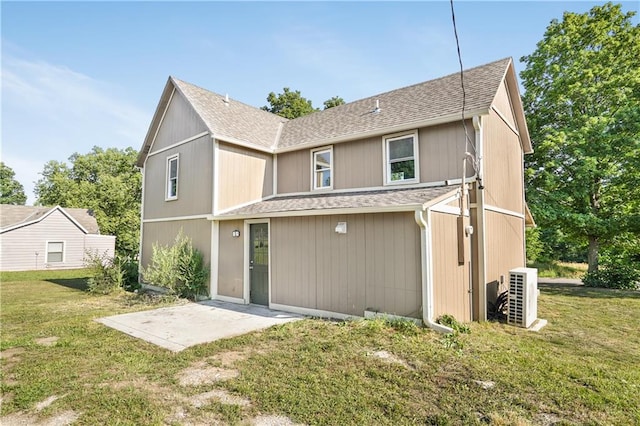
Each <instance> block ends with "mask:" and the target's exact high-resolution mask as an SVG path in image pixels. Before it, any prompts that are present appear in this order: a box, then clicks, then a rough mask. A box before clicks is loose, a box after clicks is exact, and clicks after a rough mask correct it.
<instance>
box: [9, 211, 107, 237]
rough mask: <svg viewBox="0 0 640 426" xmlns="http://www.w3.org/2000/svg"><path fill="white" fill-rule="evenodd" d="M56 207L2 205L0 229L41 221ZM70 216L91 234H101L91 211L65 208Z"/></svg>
mask: <svg viewBox="0 0 640 426" xmlns="http://www.w3.org/2000/svg"><path fill="white" fill-rule="evenodd" d="M53 208H54V207H38V206H14V205H9V204H0V229H1V230H4V229H5V228H9V227H12V226H15V225H20V224H26V223H29V222H33V221H36V220H38V219H41V218H42V217H43V216H44V215H46V214H47V213H48V212H49V211H51V210H52V209H53ZM62 210H64V211H65V212H66V213H67V214H68V215H69V216H71V217H73V219H74V220H75V221H76V222H78V224H80V226H82V227H83V228H84V229H86V230H87V232H88V233H89V234H100V229H99V228H98V222H97V221H96V218H95V217H94V216H93V215H92V213H91V212H90V210H87V209H77V208H63V209H62Z"/></svg>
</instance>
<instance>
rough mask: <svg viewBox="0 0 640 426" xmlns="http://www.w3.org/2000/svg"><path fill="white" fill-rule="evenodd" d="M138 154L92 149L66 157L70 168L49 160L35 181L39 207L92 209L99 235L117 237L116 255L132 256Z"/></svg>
mask: <svg viewBox="0 0 640 426" xmlns="http://www.w3.org/2000/svg"><path fill="white" fill-rule="evenodd" d="M136 158H137V152H136V151H135V150H134V149H133V148H127V149H125V150H119V149H116V148H109V149H106V150H104V149H102V148H99V147H94V148H93V149H92V151H91V152H89V153H88V154H78V153H75V154H73V155H72V156H71V157H69V162H70V166H68V165H67V164H66V163H62V162H59V161H49V162H48V163H47V164H45V166H44V170H43V172H42V173H41V174H42V178H41V179H40V180H38V182H36V187H35V193H36V195H37V197H38V201H37V202H38V204H40V205H45V206H54V205H60V206H62V207H77V208H86V209H92V210H93V211H94V213H95V217H96V220H97V222H98V226H99V227H100V232H101V233H102V234H107V235H115V236H116V252H117V253H118V254H120V255H124V256H126V255H135V254H136V253H137V252H138V246H139V234H140V200H141V194H142V188H141V182H142V177H141V173H140V171H139V170H138V169H137V168H136V166H135V164H136Z"/></svg>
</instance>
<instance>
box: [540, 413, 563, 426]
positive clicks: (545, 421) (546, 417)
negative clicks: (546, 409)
mask: <svg viewBox="0 0 640 426" xmlns="http://www.w3.org/2000/svg"><path fill="white" fill-rule="evenodd" d="M536 423H537V424H540V425H544V426H552V425H556V424H558V423H560V417H558V416H556V415H555V414H550V413H540V414H538V415H537V416H536Z"/></svg>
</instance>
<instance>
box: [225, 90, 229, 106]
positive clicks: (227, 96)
mask: <svg viewBox="0 0 640 426" xmlns="http://www.w3.org/2000/svg"><path fill="white" fill-rule="evenodd" d="M224 103H225V105H229V94H228V93H227V94H226V95H224Z"/></svg>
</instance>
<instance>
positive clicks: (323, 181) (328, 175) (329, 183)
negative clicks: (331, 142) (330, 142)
mask: <svg viewBox="0 0 640 426" xmlns="http://www.w3.org/2000/svg"><path fill="white" fill-rule="evenodd" d="M311 156H312V161H313V176H312V179H313V189H331V188H332V187H333V166H332V165H333V163H332V161H333V147H329V148H322V149H319V150H316V151H312V152H311Z"/></svg>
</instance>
